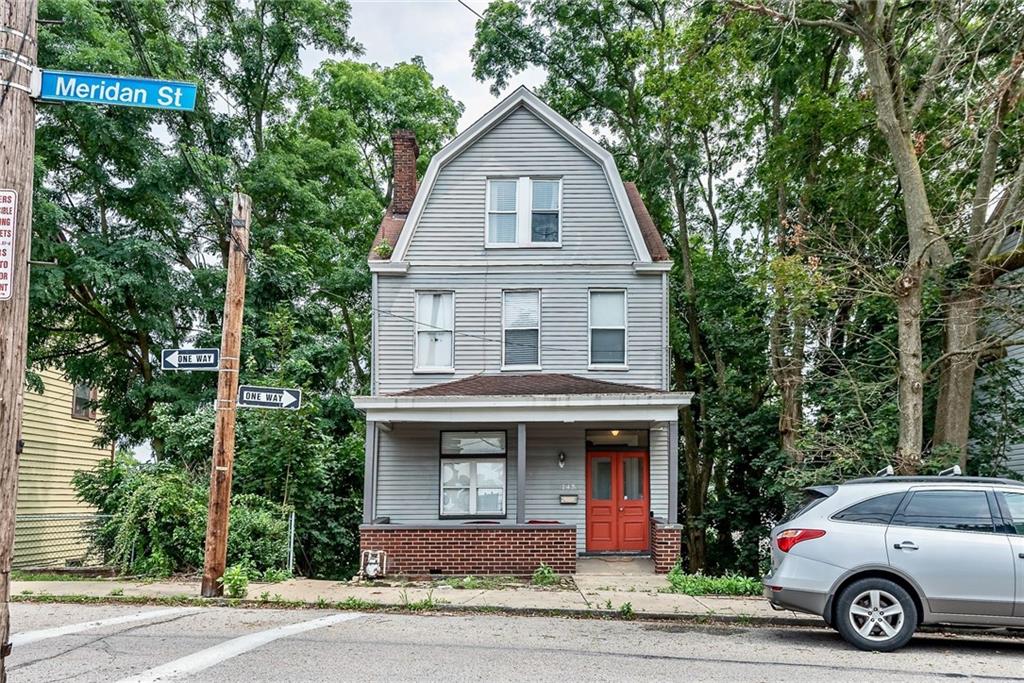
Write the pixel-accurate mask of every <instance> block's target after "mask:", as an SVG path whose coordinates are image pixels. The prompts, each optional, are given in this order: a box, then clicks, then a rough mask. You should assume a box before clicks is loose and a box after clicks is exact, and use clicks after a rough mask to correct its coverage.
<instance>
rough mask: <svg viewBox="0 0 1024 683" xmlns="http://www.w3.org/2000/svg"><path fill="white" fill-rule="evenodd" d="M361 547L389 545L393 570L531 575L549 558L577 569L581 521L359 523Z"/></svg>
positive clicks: (565, 569) (558, 566) (566, 570)
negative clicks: (487, 524) (484, 524)
mask: <svg viewBox="0 0 1024 683" xmlns="http://www.w3.org/2000/svg"><path fill="white" fill-rule="evenodd" d="M359 547H360V550H385V551H387V554H388V573H389V574H397V575H404V576H424V575H428V574H454V575H467V574H511V575H515V576H529V575H531V574H533V572H534V570H535V569H537V567H539V566H540V565H541V563H544V564H546V565H548V566H549V567H551V568H552V569H554V570H555V571H556V572H558V573H559V574H572V573H574V572H575V571H576V527H575V526H574V525H571V524H564V525H549V524H544V525H540V524H536V525H534V524H529V525H501V526H497V525H496V526H491V527H473V526H468V525H467V526H458V527H441V526H421V527H417V526H400V525H396V526H390V525H379V524H377V525H375V524H364V525H363V526H361V527H359Z"/></svg>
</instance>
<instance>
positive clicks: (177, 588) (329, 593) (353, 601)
mask: <svg viewBox="0 0 1024 683" xmlns="http://www.w3.org/2000/svg"><path fill="white" fill-rule="evenodd" d="M575 579H576V587H575V589H572V588H565V587H562V588H536V587H530V586H515V587H503V588H496V589H461V588H451V587H448V586H433V587H428V586H423V585H412V586H408V587H398V586H372V585H359V584H350V583H344V582H337V581H320V580H314V579H291V580H289V581H284V582H281V583H273V584H261V583H253V584H250V585H249V593H248V597H247V599H246V602H247V603H250V604H251V603H263V604H267V605H274V604H275V603H287V604H289V605H294V604H297V603H303V604H306V605H309V606H316V607H326V606H331V607H337V606H339V605H338V603H342V606H345V605H346V603H347V604H348V605H350V606H353V607H356V608H358V609H366V608H368V607H380V608H396V609H403V608H404V609H415V610H433V611H446V610H450V611H458V610H480V611H499V612H502V611H504V612H510V613H519V614H521V613H547V614H552V613H555V614H565V615H569V616H623V617H636V618H658V619H664V618H686V619H691V620H708V621H738V622H743V623H751V624H754V623H757V624H765V623H771V624H790V625H812V624H813V625H820V623H821V621H820V620H818V619H814V618H812V617H809V616H808V615H798V614H796V613H794V612H777V611H774V610H773V609H772V608H771V607H770V606H769V605H768V603H767V602H766V601H765V600H763V599H760V598H733V597H721V596H700V597H694V596H688V595H675V594H671V593H660V592H658V590H657V589H658V588H661V587H664V586H666V585H667V583H666V582H665V580H664V578H663V577H660V576H653V575H650V576H628V577H627V576H619V577H612V576H602V575H577V576H576V577H575ZM11 595H12V597H14V598H15V599H26V600H30V599H33V598H45V599H52V598H53V597H58V596H60V597H67V598H69V599H70V598H72V597H75V596H85V597H88V598H94V599H95V598H104V599H110V600H111V601H116V600H117V599H118V598H122V597H123V598H131V599H140V598H141V599H149V600H153V601H160V600H167V599H180V598H188V599H196V600H198V599H199V582H198V581H194V582H193V581H158V582H151V583H147V582H136V581H123V580H117V579H97V580H89V581H14V582H12V586H11Z"/></svg>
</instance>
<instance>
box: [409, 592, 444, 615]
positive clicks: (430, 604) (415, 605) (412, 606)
mask: <svg viewBox="0 0 1024 683" xmlns="http://www.w3.org/2000/svg"><path fill="white" fill-rule="evenodd" d="M441 604H443V601H441V600H434V591H433V589H431V590H430V592H428V593H427V597H425V598H423V599H422V600H416V601H410V600H409V593H408V591H406V589H404V588H403V589H402V608H403V609H407V610H409V611H410V612H421V611H423V610H428V609H435V608H436V607H438V606H440V605H441Z"/></svg>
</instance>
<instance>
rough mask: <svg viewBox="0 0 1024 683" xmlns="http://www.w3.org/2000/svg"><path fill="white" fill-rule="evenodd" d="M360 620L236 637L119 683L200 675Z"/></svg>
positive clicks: (334, 618)
mask: <svg viewBox="0 0 1024 683" xmlns="http://www.w3.org/2000/svg"><path fill="white" fill-rule="evenodd" d="M362 616H364V615H362V614H359V613H356V612H348V613H344V614H332V615H331V616H329V617H321V618H320V619H313V620H311V621H300V622H299V623H297V624H288V625H286V626H280V627H278V628H272V629H268V630H266V631H259V632H257V633H250V634H249V635H246V636H239V637H238V638H232V639H231V640H226V641H224V642H223V643H220V644H218V645H214V646H213V647H208V648H206V649H205V650H200V651H199V652H195V653H193V654H190V655H186V656H185V657H182V658H181V659H176V660H174V661H173V662H168V663H167V664H164V665H162V666H157V667H154V668H152V669H150V670H148V671H143V672H142V673H141V674H139V675H138V676H130V677H128V678H125V679H122V680H121V681H120V682H119V683H155V681H163V680H168V679H172V678H179V677H181V676H188V675H191V674H195V673H199V672H200V671H203V670H204V669H209V668H210V667H211V666H215V665H217V664H220V663H221V662H223V661H225V660H228V659H231V658H232V657H237V656H238V655H241V654H245V653H246V652H249V651H250V650H255V649H256V648H258V647H262V646H264V645H266V644H267V643H272V642H274V641H275V640H279V639H281V638H287V637H288V636H293V635H295V634H297V633H305V632H306V631H313V630H315V629H318V628H324V627H325V626H331V625H332V624H337V623H340V622H342V621H349V620H351V619H358V618H359V617H362Z"/></svg>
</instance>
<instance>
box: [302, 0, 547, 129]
mask: <svg viewBox="0 0 1024 683" xmlns="http://www.w3.org/2000/svg"><path fill="white" fill-rule="evenodd" d="M350 1H351V2H352V35H353V36H354V37H355V39H356V40H358V41H359V42H360V43H362V44H363V47H364V48H366V54H365V55H364V56H363V57H362V60H363V61H366V62H376V63H378V64H380V65H382V66H390V65H392V64H395V63H396V62H404V61H408V60H409V59H411V58H412V57H415V56H416V55H419V56H421V57H423V61H424V63H425V64H426V66H427V70H428V71H429V72H430V73H431V74H433V76H434V82H435V83H436V84H438V85H443V86H445V87H447V88H448V90H449V91H450V92H451V94H452V96H453V97H454V98H455V99H456V100H459V101H460V102H462V103H463V104H464V105H465V106H466V111H465V112H464V113H463V115H462V120H461V121H460V122H459V130H460V131H461V130H463V129H464V128H466V126H468V125H469V124H471V123H473V121H475V120H476V119H478V118H480V116H482V115H483V114H484V113H485V112H486V111H487V110H488V109H490V108H491V107H493V106H494V104H495V103H496V102H497V101H498V99H497V98H495V97H494V96H493V95H491V93H490V91H489V89H488V86H487V84H485V83H480V82H479V81H477V80H476V79H475V78H473V62H472V60H470V58H469V49H470V48H471V47H472V46H473V32H474V29H475V28H476V22H477V17H476V16H475V15H474V14H473V13H472V12H470V11H469V10H468V9H466V8H465V7H463V6H462V5H460V4H459V3H458V2H457V1H456V0H350ZM468 4H469V5H470V6H472V7H473V8H474V9H476V11H478V12H480V13H481V14H482V13H483V11H484V9H485V8H486V7H487V1H486V0H469V2H468ZM319 58H321V57H318V56H317V55H316V53H310V54H309V55H308V56H307V58H306V62H307V63H306V64H305V66H306V68H307V70H310V71H311V70H312V69H313V68H316V62H317V61H318V59H319ZM543 80H544V73H543V71H541V70H539V69H531V70H529V71H527V72H524V73H523V74H521V75H520V76H519V77H517V78H516V79H514V80H513V82H512V83H511V84H510V88H509V90H514V89H515V88H516V87H518V86H519V85H526V86H527V87H530V88H536V87H537V86H539V85H540V84H541V83H542V82H543Z"/></svg>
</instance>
